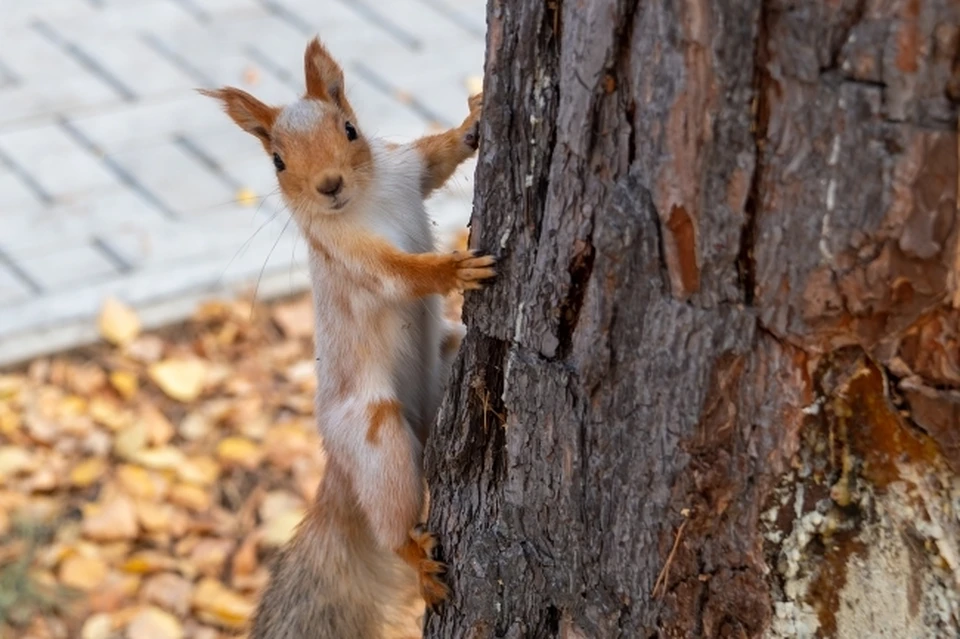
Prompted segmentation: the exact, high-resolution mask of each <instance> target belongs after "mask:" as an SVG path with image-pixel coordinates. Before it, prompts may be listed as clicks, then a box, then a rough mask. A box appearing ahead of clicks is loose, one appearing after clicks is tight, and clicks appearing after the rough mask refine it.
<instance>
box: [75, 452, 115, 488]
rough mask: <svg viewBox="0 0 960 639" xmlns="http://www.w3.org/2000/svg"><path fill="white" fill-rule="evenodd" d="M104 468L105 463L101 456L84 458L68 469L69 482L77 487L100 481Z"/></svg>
mask: <svg viewBox="0 0 960 639" xmlns="http://www.w3.org/2000/svg"><path fill="white" fill-rule="evenodd" d="M106 469H107V463H106V462H105V461H104V460H103V458H102V457H91V458H89V459H85V460H83V461H82V462H80V463H79V464H77V465H76V466H74V467H73V470H71V471H70V483H71V484H73V485H74V486H76V487H77V488H87V487H88V486H92V485H93V484H95V483H97V482H98V481H100V478H101V477H103V473H104V471H106Z"/></svg>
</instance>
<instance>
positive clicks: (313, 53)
mask: <svg viewBox="0 0 960 639" xmlns="http://www.w3.org/2000/svg"><path fill="white" fill-rule="evenodd" d="M303 71H304V76H305V77H306V83H307V93H306V97H308V98H313V99H315V100H321V101H323V102H332V103H333V104H335V105H336V106H338V107H339V108H340V109H342V110H343V111H345V112H346V113H347V114H349V115H351V116H352V115H353V109H351V108H350V104H349V103H348V102H347V98H346V96H345V95H344V88H343V86H344V85H343V69H341V68H340V65H339V64H337V62H336V60H334V59H333V56H331V55H330V52H329V51H327V49H326V47H324V46H323V44H321V43H320V38H316V37H315V38H314V39H313V40H311V41H310V43H309V44H308V45H307V50H306V51H305V52H304V54H303Z"/></svg>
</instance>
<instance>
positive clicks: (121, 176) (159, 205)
mask: <svg viewBox="0 0 960 639" xmlns="http://www.w3.org/2000/svg"><path fill="white" fill-rule="evenodd" d="M59 125H60V127H61V128H62V129H63V130H64V131H65V132H66V133H67V135H69V136H70V137H71V138H73V140H74V141H76V142H77V143H78V144H79V145H80V146H82V147H84V148H85V149H86V150H87V151H89V152H90V153H92V154H93V155H95V156H96V157H98V158H100V161H101V162H103V164H104V165H105V166H106V167H107V169H109V170H110V171H112V172H113V174H114V175H115V176H116V178H117V179H118V180H120V182H121V183H123V184H124V185H126V186H127V187H128V188H129V189H131V190H132V191H133V192H134V193H136V194H137V195H139V196H140V197H141V198H142V199H143V200H145V201H146V202H147V203H148V204H150V205H151V206H153V207H154V208H155V209H157V210H158V211H159V212H160V213H162V214H163V215H164V216H165V217H166V218H168V219H171V220H176V219H179V217H180V216H179V215H177V213H176V211H174V210H173V209H171V208H170V207H169V206H168V205H167V204H166V203H165V202H164V201H163V200H161V199H160V198H159V197H158V196H157V195H156V194H155V193H153V191H151V190H150V189H148V188H147V187H146V186H145V185H144V184H142V183H141V182H140V180H138V179H137V178H136V176H134V175H133V174H132V173H131V172H130V171H128V170H127V169H125V168H124V167H123V166H121V165H120V163H119V162H117V161H116V160H115V159H114V158H113V157H111V156H110V155H107V154H106V153H104V152H103V149H101V148H100V147H99V146H97V144H95V143H94V142H93V140H91V139H90V138H88V137H87V136H86V135H85V134H84V133H83V132H82V131H81V130H80V129H78V128H77V127H76V126H75V125H74V124H73V123H72V122H70V121H69V120H68V119H67V118H60V120H59Z"/></svg>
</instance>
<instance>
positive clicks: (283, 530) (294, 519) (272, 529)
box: [261, 510, 305, 548]
mask: <svg viewBox="0 0 960 639" xmlns="http://www.w3.org/2000/svg"><path fill="white" fill-rule="evenodd" d="M304 514H305V512H304V511H303V510H290V511H287V512H285V513H281V514H279V515H277V516H276V517H274V518H273V519H271V520H270V521H268V522H267V523H266V524H265V525H264V526H263V537H262V538H261V539H262V540H263V543H264V545H266V546H270V547H273V548H279V547H280V546H283V545H284V544H285V543H287V542H288V541H290V538H291V537H293V533H294V531H295V530H296V528H297V526H298V525H299V524H300V521H301V520H302V519H303V516H304Z"/></svg>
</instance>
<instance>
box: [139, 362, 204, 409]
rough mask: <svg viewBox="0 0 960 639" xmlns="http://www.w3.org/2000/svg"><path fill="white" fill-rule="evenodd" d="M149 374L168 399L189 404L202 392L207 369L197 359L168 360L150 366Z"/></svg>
mask: <svg viewBox="0 0 960 639" xmlns="http://www.w3.org/2000/svg"><path fill="white" fill-rule="evenodd" d="M149 373H150V379H152V380H153V382H154V383H155V384H156V385H157V386H159V387H160V390H162V391H163V392H164V393H166V394H167V396H168V397H170V398H172V399H175V400H177V401H179V402H183V403H189V402H192V401H193V400H195V399H196V398H197V397H199V396H200V393H201V392H202V391H203V386H204V379H205V377H206V373H207V367H206V365H205V364H204V363H203V362H202V361H201V360H199V359H168V360H164V361H161V362H157V363H156V364H153V365H151V366H150V369H149Z"/></svg>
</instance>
